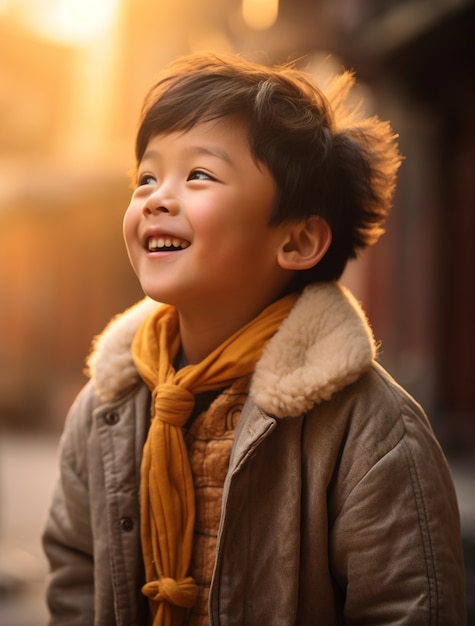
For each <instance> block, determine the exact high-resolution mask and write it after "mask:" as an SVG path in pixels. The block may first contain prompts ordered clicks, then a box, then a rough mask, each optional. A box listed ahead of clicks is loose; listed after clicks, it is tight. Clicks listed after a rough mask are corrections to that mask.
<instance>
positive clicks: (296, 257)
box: [277, 215, 332, 270]
mask: <svg viewBox="0 0 475 626" xmlns="http://www.w3.org/2000/svg"><path fill="white" fill-rule="evenodd" d="M331 239H332V234H331V229H330V226H329V225H328V223H327V222H326V221H325V220H324V219H323V218H321V217H318V216H317V215H312V216H311V217H309V218H308V219H307V220H302V221H299V222H294V223H290V224H289V228H288V230H287V235H286V238H285V241H283V243H282V246H281V247H280V249H279V251H278V255H277V262H278V264H279V265H280V267H282V268H283V269H286V270H306V269H309V268H311V267H314V266H315V265H316V264H317V263H318V262H319V261H320V259H321V258H322V257H323V256H324V254H325V252H326V251H327V250H328V248H329V246H330V243H331Z"/></svg>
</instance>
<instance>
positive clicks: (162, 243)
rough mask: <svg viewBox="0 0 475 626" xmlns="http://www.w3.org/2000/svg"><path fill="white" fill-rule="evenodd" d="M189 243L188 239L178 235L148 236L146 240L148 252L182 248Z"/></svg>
mask: <svg viewBox="0 0 475 626" xmlns="http://www.w3.org/2000/svg"><path fill="white" fill-rule="evenodd" d="M189 245H190V242H189V241H186V240H185V239H179V238H178V237H150V238H149V239H148V241H147V250H148V251H149V252H161V251H163V250H167V251H170V250H184V249H185V248H188V246H189Z"/></svg>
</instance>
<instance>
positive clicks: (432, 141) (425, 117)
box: [0, 0, 475, 454]
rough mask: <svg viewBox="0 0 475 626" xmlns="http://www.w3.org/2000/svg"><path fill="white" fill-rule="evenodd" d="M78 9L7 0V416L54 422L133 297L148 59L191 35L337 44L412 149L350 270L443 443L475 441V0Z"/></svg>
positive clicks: (309, 56)
mask: <svg viewBox="0 0 475 626" xmlns="http://www.w3.org/2000/svg"><path fill="white" fill-rule="evenodd" d="M249 1H250V0H249ZM70 4H71V6H74V4H73V3H70ZM75 5H76V7H77V6H79V5H80V6H83V9H84V12H83V14H78V15H70V16H69V18H70V19H69V22H70V23H69V30H68V28H67V27H66V26H67V24H68V22H67V20H66V22H65V21H64V19H63V21H62V22H61V20H59V15H60V13H59V6H60V0H55V1H53V0H43V1H42V2H36V3H31V2H28V0H10V1H9V2H8V1H5V0H4V1H3V2H2V3H0V415H1V419H2V421H3V424H4V425H10V426H17V425H19V424H20V425H23V426H27V427H41V428H53V429H59V428H60V427H61V424H62V421H63V419H64V412H65V410H66V408H67V406H68V404H69V403H70V401H71V400H72V398H73V396H74V395H75V393H76V392H77V390H78V389H79V387H80V386H81V385H82V384H83V382H84V380H85V379H84V376H83V373H82V368H83V362H84V357H85V355H86V354H87V352H88V350H89V346H90V342H91V338H92V336H93V335H94V334H96V333H98V332H99V331H100V330H101V329H102V327H103V326H104V324H105V323H106V322H107V320H108V319H109V318H110V316H112V315H113V314H115V313H116V312H118V311H120V310H122V309H123V308H124V307H126V306H128V305H129V304H131V303H132V302H134V301H135V300H136V299H138V298H139V297H141V292H140V290H139V287H138V285H137V284H136V281H135V278H134V276H133V274H132V271H131V269H130V267H129V264H128V261H127V258H126V253H125V250H124V247H123V244H122V236H121V219H122V215H123V212H124V210H125V208H126V206H127V203H128V197H129V193H130V190H129V188H128V171H129V169H130V166H131V165H132V156H133V139H134V131H135V126H136V120H137V115H138V111H139V108H140V104H141V101H142V98H143V95H144V93H145V90H146V88H147V87H148V86H149V84H150V83H151V81H152V79H153V77H154V75H155V74H156V72H157V71H158V70H159V69H160V68H161V67H162V66H163V65H164V64H165V63H167V62H168V61H169V60H171V59H172V58H174V57H176V56H178V55H180V54H182V53H186V52H188V51H191V50H196V49H213V50H217V51H219V50H231V51H239V52H243V53H246V54H252V55H253V56H254V57H257V58H261V59H263V60H269V61H277V62H281V61H288V60H291V59H301V61H299V63H301V64H302V65H305V64H310V66H311V67H314V66H315V67H316V63H317V61H318V59H321V58H324V57H326V56H328V55H330V56H331V58H332V59H333V61H332V63H333V66H336V67H337V68H340V67H346V68H349V69H354V70H355V71H356V75H357V77H358V79H359V81H360V84H361V86H362V88H363V89H364V90H365V91H364V93H365V98H366V99H367V100H368V102H369V103H370V106H371V107H372V108H373V109H374V111H375V112H376V113H378V114H380V115H381V116H382V117H384V118H388V119H390V120H391V122H392V124H393V126H394V128H395V130H396V131H397V132H398V133H399V135H400V140H401V147H402V151H403V152H404V154H405V156H406V161H405V163H404V165H403V167H402V171H401V175H400V183H399V187H398V192H397V198H396V206H395V209H394V212H393V215H392V216H391V219H390V222H389V224H388V233H387V234H386V235H385V237H384V238H383V239H382V240H381V242H380V243H379V244H378V245H377V246H376V247H375V249H374V250H371V251H370V252H369V253H367V254H365V255H364V256H363V258H362V259H361V261H360V263H359V265H358V266H355V268H350V269H349V272H348V274H347V276H346V279H347V280H348V282H350V283H351V284H352V285H353V286H354V288H355V291H356V293H357V295H358V297H360V298H361V299H362V300H363V302H364V304H365V307H366V309H367V310H368V314H369V316H370V319H371V320H372V321H373V325H374V329H375V334H376V336H377V337H378V338H379V339H381V340H382V345H383V352H382V359H383V361H384V363H385V365H386V366H387V367H388V368H389V370H390V371H391V372H392V373H393V374H394V375H395V376H396V378H398V379H399V380H400V381H401V382H402V383H403V384H404V385H405V386H406V387H408V388H409V390H410V391H411V392H412V393H413V394H414V395H415V396H416V398H417V399H419V400H420V401H421V402H422V403H423V404H424V406H426V407H427V409H428V411H429V413H430V415H431V419H432V421H433V423H434V426H435V428H436V430H437V432H438V435H439V437H441V439H442V441H443V444H444V446H446V448H447V449H450V451H453V452H454V453H458V454H469V453H470V452H471V451H472V452H473V450H474V449H475V415H474V413H475V397H474V396H475V384H474V382H475V381H474V377H475V376H474V371H473V370H474V368H473V367H472V359H473V356H472V355H473V354H474V352H475V331H474V325H473V322H472V320H473V319H475V302H474V299H475V296H474V289H473V284H474V281H473V273H474V268H475V259H474V251H473V246H472V244H471V240H472V238H473V236H474V235H475V224H474V214H475V190H474V185H475V182H474V181H475V177H474V167H475V163H474V159H475V136H474V134H475V128H474V125H475V122H474V118H473V114H472V112H473V110H474V104H475V103H474V98H475V95H474V80H473V58H474V55H473V47H474V43H473V42H474V34H475V31H474V16H475V11H474V4H473V3H472V2H468V1H464V0H437V1H434V0H406V1H404V0H399V1H391V0H385V1H383V0H379V1H370V0H339V1H332V0H281V1H280V4H279V14H278V18H277V20H276V21H275V23H274V24H273V25H271V26H270V27H268V28H267V29H263V30H258V29H256V28H252V27H251V26H249V24H247V23H246V21H245V19H244V18H243V15H242V12H241V2H240V0H227V1H226V2H217V1H216V0H203V1H202V2H200V3H190V2H188V1H187V0H177V2H174V3H166V2H161V1H158V0H157V1H155V2H154V1H150V0H134V1H133V2H132V0H122V1H119V0H115V1H114V0H109V2H104V3H101V7H102V9H101V10H100V11H99V9H98V5H97V3H96V4H93V5H91V6H89V3H88V2H84V3H75ZM32 6H37V7H40V8H41V7H43V8H42V11H41V15H42V17H41V19H40V13H37V14H35V13H34V11H32V10H31V7H32ZM45 7H50V13H51V14H50V13H48V11H46V10H45ZM94 7H95V8H94ZM71 10H72V9H71ZM87 12H88V13H87ZM84 14H86V15H88V17H87V18H86V19H85V18H84ZM66 17H67V16H66ZM63 18H64V16H63ZM95 18H97V20H96V21H94V20H95ZM48 20H49V21H48ZM81 20H82V21H81ZM71 21H74V23H75V25H76V29H75V30H72V29H71V28H70V27H71ZM65 24H66V26H65ZM81 28H82V30H81Z"/></svg>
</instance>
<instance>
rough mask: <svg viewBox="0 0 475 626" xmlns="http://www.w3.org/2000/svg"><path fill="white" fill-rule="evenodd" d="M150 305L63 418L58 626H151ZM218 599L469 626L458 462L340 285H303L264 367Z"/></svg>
mask: <svg viewBox="0 0 475 626" xmlns="http://www.w3.org/2000/svg"><path fill="white" fill-rule="evenodd" d="M154 306H157V304H156V303H153V302H152V301H150V300H147V299H145V300H144V301H142V302H140V303H139V304H138V305H136V306H134V307H133V308H132V309H130V310H129V311H127V312H126V313H125V314H123V315H121V316H120V317H118V318H116V319H114V320H113V321H112V322H111V324H110V325H109V327H108V328H107V329H106V330H105V332H104V333H103V335H102V336H101V337H100V338H98V339H97V340H96V343H95V349H94V352H93V354H92V356H91V358H90V359H89V367H90V371H91V380H90V381H89V383H88V384H87V385H86V387H85V388H84V390H83V391H82V392H81V393H80V394H79V396H78V398H77V399H76V401H75V403H74V405H73V406H72V408H71V411H70V413H69V416H68V418H67V422H66V426H65V430H64V434H63V437H62V441H61V474H60V479H59V481H58V485H57V489H56V491H55V494H54V498H53V502H52V505H51V511H50V516H49V519H48V522H47V526H46V529H45V533H44V547H45V551H46V554H47V556H48V558H49V561H50V565H51V576H50V581H49V587H48V602H49V606H50V611H51V622H50V623H51V625H64V626H93V625H94V626H135V625H137V626H138V625H145V624H146V623H147V608H146V603H145V600H144V598H143V597H142V595H141V592H140V587H141V585H142V583H143V568H142V562H141V556H140V555H141V550H140V521H139V515H140V511H139V501H138V492H139V490H138V483H139V468H140V460H141V455H142V447H143V444H144V441H145V438H146V435H147V429H148V424H149V419H150V411H149V405H150V395H149V392H148V390H147V389H146V387H145V386H144V385H143V383H141V382H140V381H139V379H138V375H137V372H136V370H135V368H134V365H133V363H132V360H131V356H130V343H131V340H132V338H133V336H134V334H135V331H136V329H137V326H138V324H139V323H140V321H141V320H142V319H143V318H144V316H145V315H147V314H148V313H149V312H150V311H151V309H152V307H154ZM209 611H210V624H212V625H213V626H217V625H220V626H237V625H240V626H262V625H266V626H267V625H272V626H291V625H298V626H319V625H321V626H333V625H337V624H352V625H357V624H360V625H363V624H365V625H366V624H373V625H377V624H380V625H383V624H384V625H386V626H387V625H394V626H395V625H396V624H397V625H398V626H403V625H409V624H411V625H429V624H430V625H435V624H438V625H439V626H458V625H463V624H465V623H466V617H465V603H464V574H463V564H462V554H461V538H460V521H459V515H458V508H457V502H456V497H455V492H454V488H453V484H452V479H451V475H450V470H449V468H448V466H447V463H446V460H445V458H444V455H443V453H442V451H441V449H440V446H439V444H438V443H437V441H436V439H435V437H434V435H433V433H432V430H431V427H430V424H429V421H428V419H427V418H426V416H425V414H424V413H423V411H422V409H421V407H420V406H419V405H418V404H417V403H416V402H415V401H414V400H413V399H412V398H411V397H410V396H409V395H408V394H407V393H406V392H405V391H404V390H403V389H402V388H401V387H400V386H399V385H398V384H397V383H396V382H395V381H394V380H393V379H392V378H391V377H390V376H389V375H388V374H387V373H386V372H385V371H384V370H383V369H382V368H381V367H380V366H379V365H378V364H377V362H376V361H375V345H374V341H373V338H372V334H371V331H370V328H369V326H368V324H367V322H366V320H365V317H364V314H363V313H362V311H361V309H360V307H359V305H358V304H357V303H356V301H355V300H354V299H353V297H352V296H351V294H350V293H349V292H348V291H347V290H346V289H344V288H342V287H340V286H339V285H337V284H321V285H312V286H310V287H308V288H307V289H306V290H305V291H304V293H303V294H302V296H301V297H300V299H299V300H298V302H297V304H296V305H295V307H294V309H293V310H292V311H291V313H290V315H289V317H288V318H287V319H286V320H285V322H284V323H283V324H282V326H281V328H280V329H279V331H278V332H277V333H276V335H275V336H274V337H273V339H272V340H271V341H270V342H269V344H268V346H267V348H266V350H265V352H264V354H263V356H262V358H261V360H260V361H259V363H258V364H257V366H256V370H255V373H254V377H253V381H252V385H251V390H250V394H249V398H248V400H247V402H246V404H245V406H244V408H243V411H242V414H241V417H240V419H239V423H238V426H237V430H236V434H235V440H234V445H233V450H232V454H231V460H230V465H229V470H228V475H227V478H226V482H225V487H224V492H223V504H222V514H221V524H220V531H219V537H218V548H217V555H216V563H215V570H214V576H213V582H212V587H211V592H210V606H209Z"/></svg>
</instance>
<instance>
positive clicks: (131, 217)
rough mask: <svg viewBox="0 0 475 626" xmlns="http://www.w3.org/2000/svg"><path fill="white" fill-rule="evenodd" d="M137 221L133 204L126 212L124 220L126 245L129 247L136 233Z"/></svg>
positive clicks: (123, 227) (123, 229)
mask: <svg viewBox="0 0 475 626" xmlns="http://www.w3.org/2000/svg"><path fill="white" fill-rule="evenodd" d="M136 225H137V220H136V217H135V213H134V210H133V204H132V203H131V204H129V206H128V207H127V210H126V211H125V214H124V218H123V220H122V232H123V235H124V239H125V243H126V244H127V245H129V243H130V242H131V240H132V238H133V236H134V235H135V233H136Z"/></svg>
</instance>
